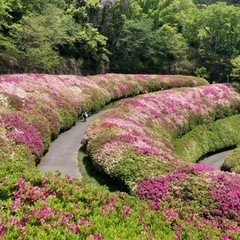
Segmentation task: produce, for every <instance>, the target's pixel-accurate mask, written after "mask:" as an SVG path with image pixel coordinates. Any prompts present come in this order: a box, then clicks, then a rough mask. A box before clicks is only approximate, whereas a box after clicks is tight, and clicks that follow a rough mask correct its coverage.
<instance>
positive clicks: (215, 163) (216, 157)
mask: <svg viewBox="0 0 240 240" xmlns="http://www.w3.org/2000/svg"><path fill="white" fill-rule="evenodd" d="M231 151H232V150H227V151H223V152H220V153H216V154H213V155H212V156H209V157H207V158H204V159H203V160H201V161H199V163H205V164H207V165H210V166H212V167H214V168H216V169H219V170H220V169H221V167H222V165H223V162H224V159H225V158H226V156H227V155H228V153H229V152H231Z"/></svg>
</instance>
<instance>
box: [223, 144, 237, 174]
mask: <svg viewBox="0 0 240 240" xmlns="http://www.w3.org/2000/svg"><path fill="white" fill-rule="evenodd" d="M222 168H223V169H224V170H227V171H230V172H235V173H238V174H239V173H240V146H239V147H237V148H236V149H234V150H232V151H231V152H230V153H229V154H228V155H227V157H226V158H225V160H224V163H223V166H222Z"/></svg>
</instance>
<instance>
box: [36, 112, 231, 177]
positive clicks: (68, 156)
mask: <svg viewBox="0 0 240 240" xmlns="http://www.w3.org/2000/svg"><path fill="white" fill-rule="evenodd" d="M103 113H104V111H100V112H99V113H97V114H94V115H92V116H90V117H88V118H87V121H86V122H81V121H80V122H77V123H76V125H74V126H73V127H72V128H71V129H70V130H68V131H66V132H64V133H61V134H60V135H59V136H58V138H57V139H55V140H54V141H53V142H52V143H51V145H50V148H49V150H48V152H47V153H46V155H45V156H44V157H43V158H42V159H41V162H40V163H39V165H38V166H37V168H38V169H39V170H40V171H41V172H53V173H56V171H60V172H61V175H62V176H66V175H68V176H70V177H72V178H82V175H81V173H80V171H79V167H78V151H79V149H80V148H81V147H82V144H81V141H82V138H83V135H84V133H85V129H86V127H87V125H88V124H89V123H90V122H91V121H93V120H94V119H96V118H97V117H99V116H101V115H102V114H103ZM230 151H231V150H228V151H224V152H220V153H217V154H214V155H212V156H210V157H207V158H205V159H203V160H201V161H199V163H205V164H207V165H210V166H213V167H214V168H216V169H220V168H221V166H222V164H223V161H224V159H225V157H226V156H227V154H228V153H229V152H230Z"/></svg>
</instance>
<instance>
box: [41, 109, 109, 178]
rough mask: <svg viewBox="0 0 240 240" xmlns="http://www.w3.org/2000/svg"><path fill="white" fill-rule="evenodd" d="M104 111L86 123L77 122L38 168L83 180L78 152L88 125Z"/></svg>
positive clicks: (91, 117) (88, 119)
mask: <svg viewBox="0 0 240 240" xmlns="http://www.w3.org/2000/svg"><path fill="white" fill-rule="evenodd" d="M103 113H104V111H101V112H99V113H97V114H94V115H92V116H90V117H88V118H87V121H86V122H81V121H80V122H77V123H76V125H74V126H73V127H72V128H71V129H70V130H68V131H66V132H64V133H61V134H60V135H59V136H58V138H57V139H55V140H54V141H53V142H52V143H51V145H50V148H49V150H48V152H47V153H46V154H45V155H44V156H43V158H42V159H41V161H40V163H39V164H38V166H37V168H38V169H39V170H40V171H41V172H53V173H56V171H60V172H61V175H62V176H66V175H68V176H70V177H71V178H82V175H81V173H80V171H79V167H78V151H79V149H80V148H81V147H82V144H81V141H82V138H83V135H84V133H85V129H86V127H87V125H88V124H89V123H90V122H91V121H93V120H94V119H96V118H97V117H99V116H100V115H102V114H103Z"/></svg>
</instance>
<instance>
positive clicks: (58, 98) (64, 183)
mask: <svg viewBox="0 0 240 240" xmlns="http://www.w3.org/2000/svg"><path fill="white" fill-rule="evenodd" d="M204 84H207V82H206V81H205V80H203V79H198V78H194V77H187V76H158V75H152V76H148V75H117V74H107V75H98V76H91V77H81V76H53V75H40V74H21V75H4V76H0V209H1V212H0V238H1V239H33V238H34V239H55V238H57V239H91V240H93V239H96V240H100V239H116V238H119V239H133V237H134V238H136V239H173V238H174V236H175V235H176V236H177V235H178V234H179V228H178V225H176V226H175V224H173V225H172V227H171V225H169V223H168V222H166V219H165V216H163V214H161V213H157V214H156V212H155V211H154V210H152V209H151V208H150V206H149V205H148V204H147V203H146V202H145V201H141V200H138V199H136V198H135V197H130V196H128V195H126V194H122V193H115V194H111V193H109V191H107V190H105V189H102V188H99V187H93V186H90V185H86V184H85V183H83V182H79V181H77V180H74V181H72V180H70V179H69V178H66V179H62V178H61V177H59V176H51V175H50V176H45V175H41V174H40V173H39V172H38V171H37V169H36V168H35V161H37V160H38V159H40V158H41V156H42V155H43V154H44V152H45V151H46V150H47V148H48V146H49V144H50V141H51V140H52V139H53V138H55V137H56V136H57V135H58V134H59V133H60V131H63V130H66V129H68V128H69V127H71V126H72V125H73V124H74V123H75V121H76V120H77V118H78V116H79V115H80V114H81V113H82V112H83V111H88V112H90V111H92V112H94V111H97V110H99V109H100V108H101V107H102V106H104V105H105V104H107V103H109V102H111V101H113V100H115V99H119V98H123V97H129V96H133V95H137V94H140V93H143V92H146V91H148V92H150V91H155V90H160V89H162V88H164V89H167V88H172V87H185V86H197V85H204ZM143 151H145V150H144V149H143ZM148 151H150V149H148ZM179 220H180V219H179ZM153 221H154V222H155V224H152V222H153ZM129 226H131V228H129ZM192 228H193V229H194V230H193V231H192V233H191V235H190V234H188V231H187V229H186V230H182V231H181V232H182V233H184V234H185V235H186V236H187V237H186V239H193V238H192V234H193V233H194V232H195V234H196V236H202V237H203V236H205V235H206V233H207V232H208V227H207V226H204V227H200V228H196V227H195V226H192ZM215 231H216V235H217V236H221V233H220V231H219V230H218V229H217V228H215ZM196 239H197V237H196Z"/></svg>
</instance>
